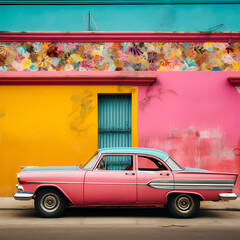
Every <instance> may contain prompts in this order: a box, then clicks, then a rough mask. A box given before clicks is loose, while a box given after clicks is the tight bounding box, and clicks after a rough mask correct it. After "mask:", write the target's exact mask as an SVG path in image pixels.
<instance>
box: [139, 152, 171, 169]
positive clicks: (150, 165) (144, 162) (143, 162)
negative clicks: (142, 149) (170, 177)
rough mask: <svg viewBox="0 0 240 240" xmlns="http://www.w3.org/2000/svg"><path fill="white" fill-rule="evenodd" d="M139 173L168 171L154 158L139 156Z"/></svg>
mask: <svg viewBox="0 0 240 240" xmlns="http://www.w3.org/2000/svg"><path fill="white" fill-rule="evenodd" d="M137 159H138V170H139V171H161V170H167V168H166V166H165V165H164V164H163V163H162V162H161V161H160V160H157V159H155V158H152V157H146V156H141V155H139V156H138V158H137Z"/></svg>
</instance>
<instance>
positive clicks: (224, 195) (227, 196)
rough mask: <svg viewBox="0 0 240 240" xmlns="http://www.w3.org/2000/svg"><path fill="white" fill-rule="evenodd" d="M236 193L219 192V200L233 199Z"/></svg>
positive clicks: (235, 197)
mask: <svg viewBox="0 0 240 240" xmlns="http://www.w3.org/2000/svg"><path fill="white" fill-rule="evenodd" d="M237 197H238V195H237V194H236V193H220V194H219V198H220V199H221V200H235V199H237Z"/></svg>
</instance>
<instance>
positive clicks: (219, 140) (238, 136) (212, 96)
mask: <svg viewBox="0 0 240 240" xmlns="http://www.w3.org/2000/svg"><path fill="white" fill-rule="evenodd" d="M155 74H156V72H155ZM239 76H240V73H239V72H160V73H157V81H156V83H155V84H153V85H152V86H148V87H147V86H140V87H139V98H138V100H139V105H138V119H137V121H138V140H139V141H138V145H139V147H149V148H155V149H161V150H163V151H166V152H168V153H169V154H170V155H171V156H172V157H173V158H174V159H176V160H177V162H179V163H180V164H181V165H183V166H185V167H196V168H204V169H208V170H214V171H220V172H238V173H239V170H240V156H239V155H240V121H239V119H240V94H239V93H238V92H237V90H236V88H235V87H234V86H232V85H231V84H230V83H229V81H228V77H239ZM236 191H237V192H238V193H239V192H240V184H239V181H238V183H237V187H236Z"/></svg>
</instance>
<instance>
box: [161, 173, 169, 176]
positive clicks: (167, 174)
mask: <svg viewBox="0 0 240 240" xmlns="http://www.w3.org/2000/svg"><path fill="white" fill-rule="evenodd" d="M160 175H161V176H162V175H164V174H162V173H160ZM165 175H166V176H169V175H170V174H169V173H166V174H165Z"/></svg>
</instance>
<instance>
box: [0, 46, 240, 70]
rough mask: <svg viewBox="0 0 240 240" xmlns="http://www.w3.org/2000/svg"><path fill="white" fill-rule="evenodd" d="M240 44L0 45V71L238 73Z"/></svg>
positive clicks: (239, 67)
mask: <svg viewBox="0 0 240 240" xmlns="http://www.w3.org/2000/svg"><path fill="white" fill-rule="evenodd" d="M239 70H240V43H239V42H236V43H232V44H228V43H223V42H221V43H220V42H205V43H188V42H184V43H163V42H152V43H148V42H140V43H131V42H122V43H113V42H112V43H111V42H106V43H74V42H72V43H58V42H52V43H51V42H33V43H30V42H11V43H4V42H2V43H0V71H239Z"/></svg>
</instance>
